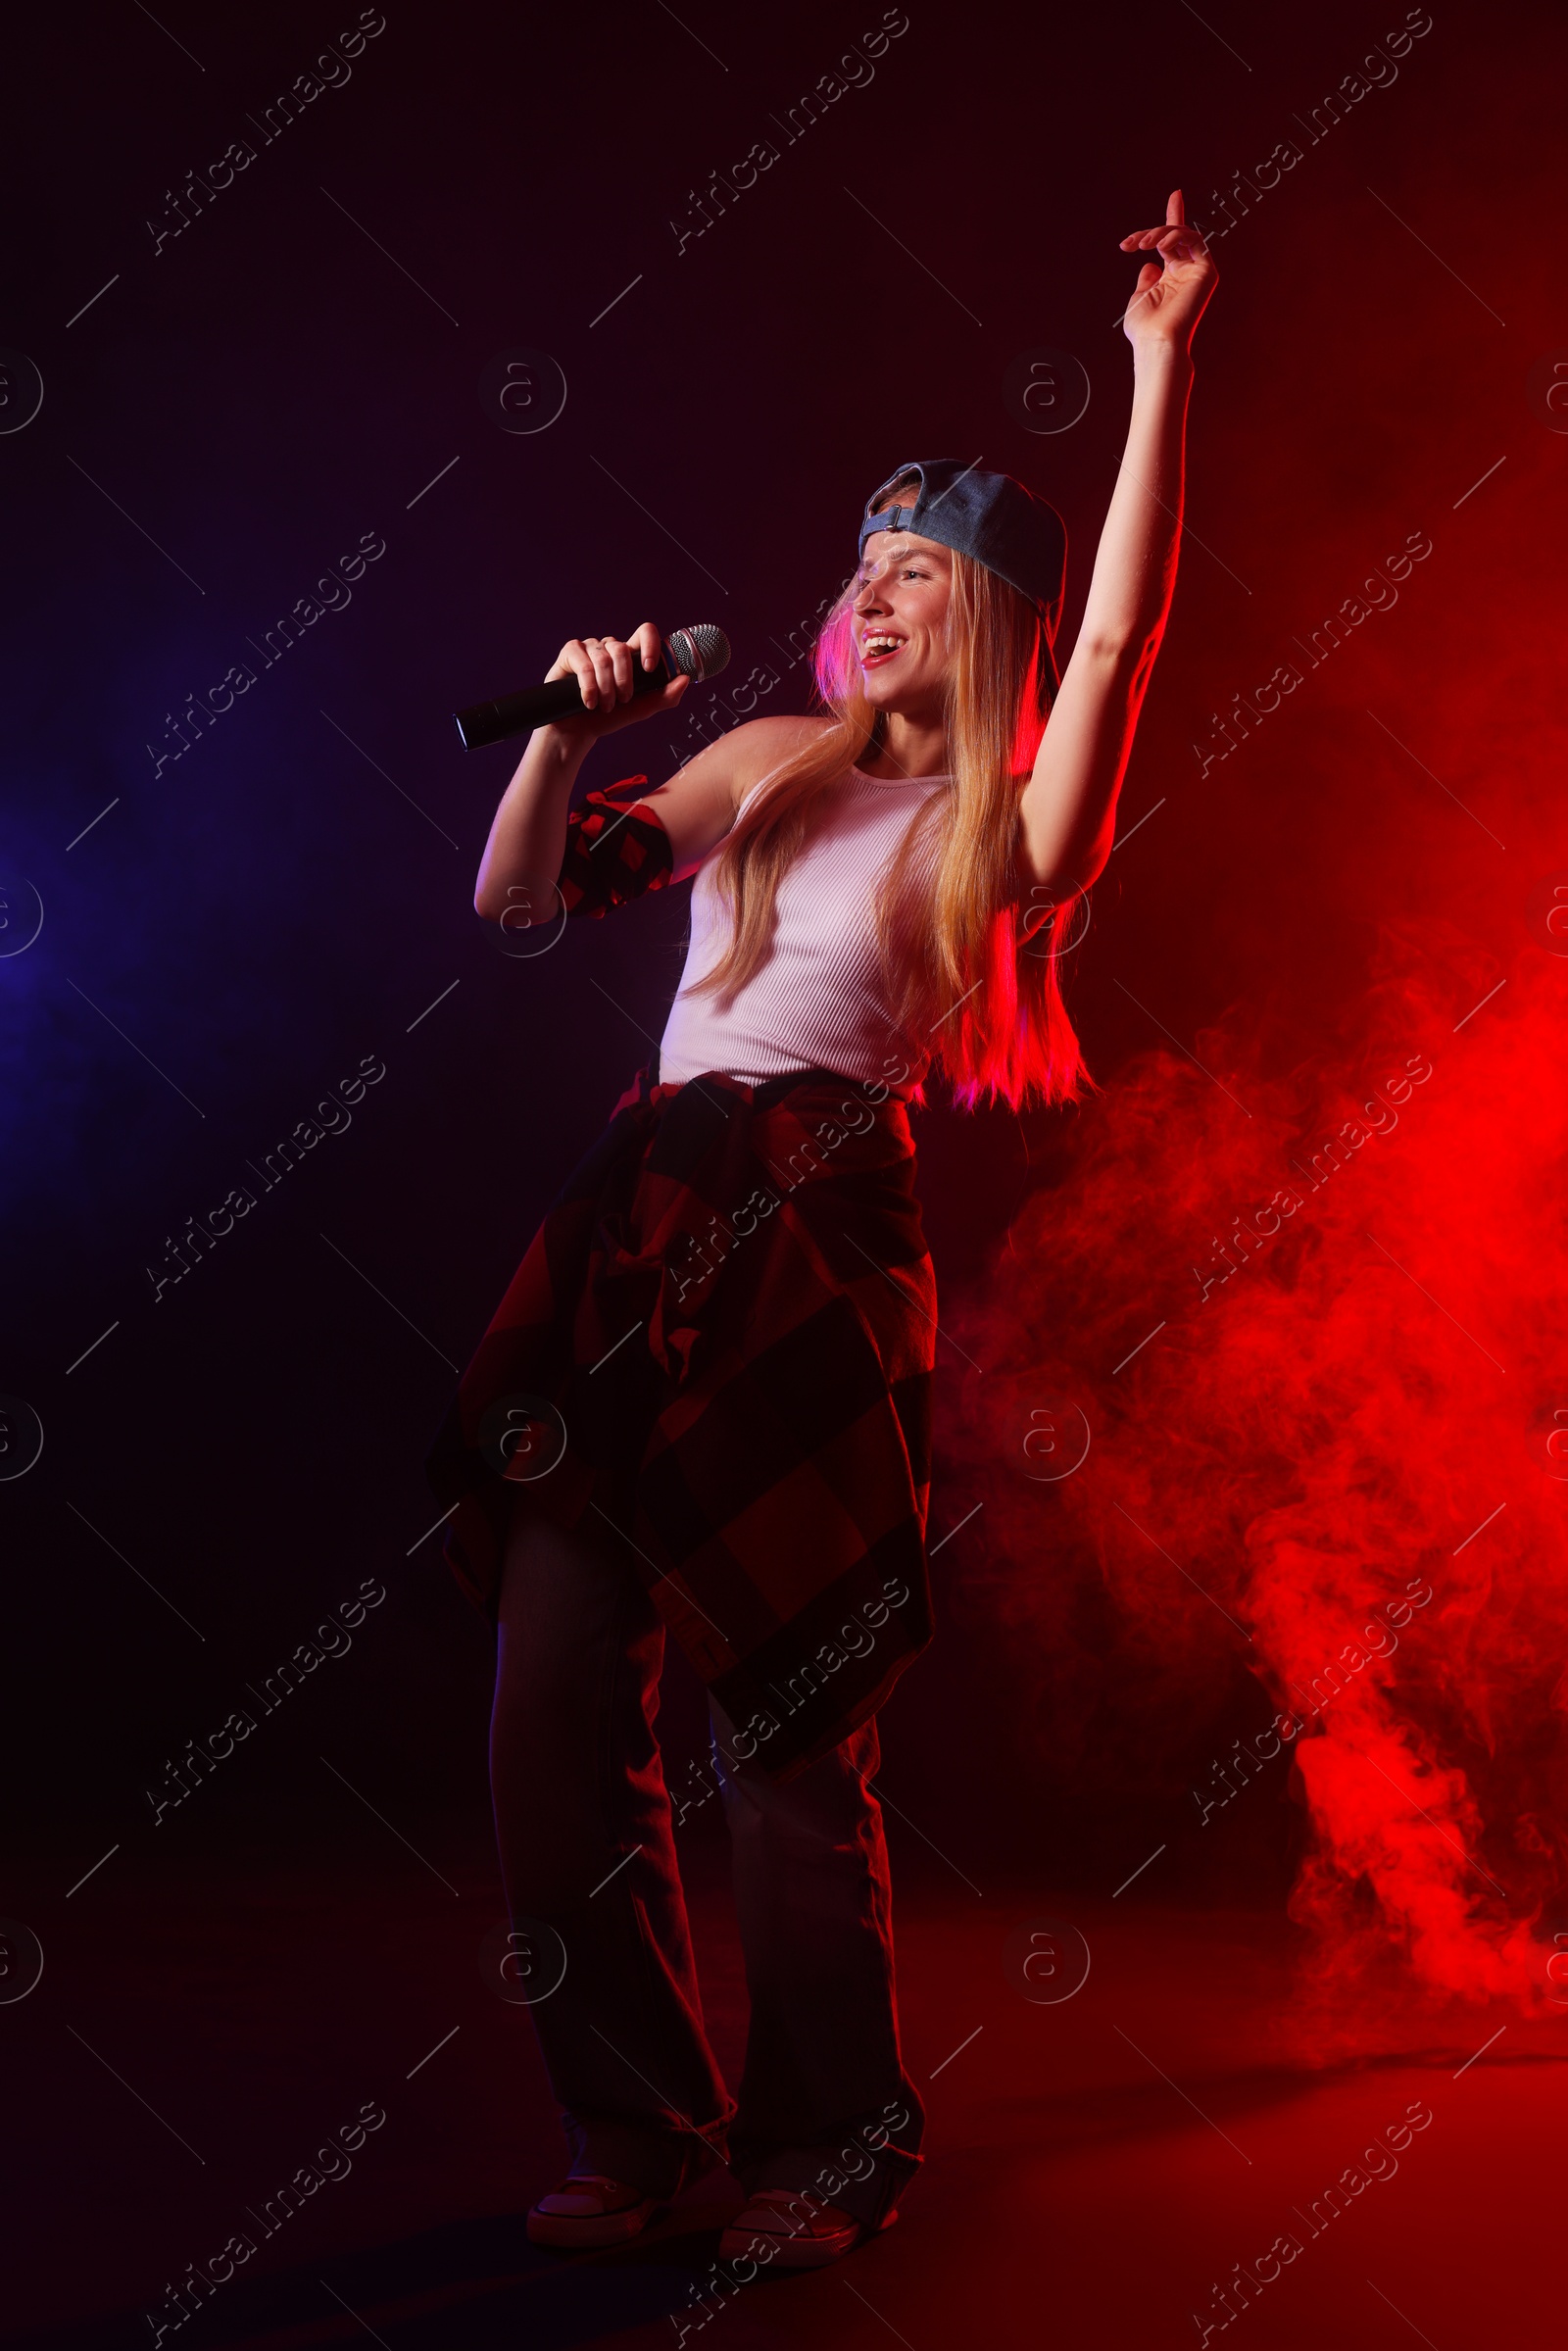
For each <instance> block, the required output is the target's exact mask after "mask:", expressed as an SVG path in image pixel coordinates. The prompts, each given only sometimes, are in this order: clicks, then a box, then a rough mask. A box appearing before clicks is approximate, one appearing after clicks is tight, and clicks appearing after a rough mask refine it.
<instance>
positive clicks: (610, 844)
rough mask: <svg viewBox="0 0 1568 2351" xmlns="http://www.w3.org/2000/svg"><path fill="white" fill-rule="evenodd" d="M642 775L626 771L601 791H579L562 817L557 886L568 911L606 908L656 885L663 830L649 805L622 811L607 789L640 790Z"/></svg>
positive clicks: (662, 875) (666, 859) (666, 861)
mask: <svg viewBox="0 0 1568 2351" xmlns="http://www.w3.org/2000/svg"><path fill="white" fill-rule="evenodd" d="M647 781H648V778H647V776H646V775H628V776H625V777H623V778H622V780H621V781H620V782H619V783H618V784H612V785H610V786H609V787H608V789H607V790H605V791H603V792H589V793H587V794H585V795H584V797H583V799H582V801H581V803H580V804H579V805H578V807H576V808H572V809H571V810H570V811H569V812H568V814H567V817H566V847H565V852H564V856H563V857H562V861H561V873H560V876H559V886H560V890H561V895H562V897H563V899H564V901H565V906H566V912H567V913H568V914H598V915H603V914H608V913H609V911H610V909H611V907H612V906H624V905H625V904H626V902H627V900H628V899H632V898H641V897H642V895H643V893H644V892H645V891H648V890H662V889H663V887H664V885H665V883H666V882H667V881H668V880H669V877H670V873H671V871H672V866H673V854H672V852H671V849H670V845H669V835H668V834H667V833H666V832H665V830H664V827H663V824H662V821H661V819H660V818H659V817H658V816H657V815H655V814H654V813H653V811H652V810H651V809H645V810H642V811H640V812H638V813H632V814H629V813H628V812H627V809H628V805H629V804H628V803H626V802H624V801H620V802H617V801H614V800H613V799H612V798H611V793H612V792H617V793H630V794H633V795H635V794H636V793H638V792H641V791H642V789H643V787H644V786H645V785H646V783H647Z"/></svg>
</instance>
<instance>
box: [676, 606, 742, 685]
mask: <svg viewBox="0 0 1568 2351" xmlns="http://www.w3.org/2000/svg"><path fill="white" fill-rule="evenodd" d="M664 650H665V653H666V654H667V655H668V657H669V661H670V665H671V666H672V667H673V668H675V669H678V670H680V671H682V672H683V673H684V674H685V675H686V676H687V677H695V678H698V679H701V678H705V677H716V676H717V675H718V672H719V671H720V670H721V669H725V668H727V667H728V666H729V655H730V644H729V639H728V637H726V636H725V634H724V632H723V630H722V629H721V628H715V627H714V626H713V624H712V622H711V620H694V621H693V622H692V624H691V626H690V628H677V629H672V630H671V631H670V633H669V635H668V636H667V637H666V638H665V640H664Z"/></svg>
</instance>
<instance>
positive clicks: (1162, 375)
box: [1018, 188, 1218, 906]
mask: <svg viewBox="0 0 1568 2351" xmlns="http://www.w3.org/2000/svg"><path fill="white" fill-rule="evenodd" d="M1121 243H1122V250H1123V251H1124V252H1145V253H1155V254H1157V255H1158V256H1159V260H1158V261H1154V260H1150V261H1146V262H1145V264H1144V266H1143V268H1142V269H1140V271H1139V273H1138V283H1137V285H1136V287H1135V288H1134V290H1133V295H1132V299H1131V301H1130V302H1129V303H1128V305H1127V316H1126V318H1125V319H1124V321H1123V325H1124V327H1125V330H1126V334H1127V338H1128V340H1129V342H1130V343H1131V344H1132V347H1133V413H1132V422H1131V424H1130V426H1129V428H1128V433H1127V449H1126V454H1125V455H1124V457H1123V459H1122V464H1121V471H1120V472H1119V474H1118V475H1117V477H1116V487H1115V490H1114V492H1113V493H1112V496H1111V501H1110V507H1109V511H1108V512H1107V514H1106V515H1105V524H1104V528H1103V531H1102V532H1101V534H1100V551H1099V553H1098V555H1097V556H1096V558H1095V569H1094V576H1093V578H1092V580H1091V581H1090V586H1089V598H1088V602H1087V604H1086V605H1085V607H1084V616H1083V623H1082V626H1081V627H1080V629H1079V631H1078V638H1077V642H1076V644H1075V645H1074V646H1073V650H1072V659H1071V660H1070V661H1068V663H1067V667H1066V670H1065V672H1064V673H1063V676H1062V681H1061V690H1060V692H1059V693H1058V694H1057V696H1056V700H1055V704H1054V708H1053V710H1052V712H1051V719H1050V723H1049V724H1048V725H1047V728H1046V731H1045V734H1044V736H1043V738H1042V740H1041V745H1040V753H1039V757H1038V758H1037V759H1036V760H1035V764H1034V772H1033V774H1032V775H1031V776H1030V778H1029V781H1028V783H1027V784H1026V785H1025V787H1024V791H1023V796H1022V799H1021V802H1020V804H1019V814H1020V818H1021V823H1020V829H1019V843H1018V849H1019V862H1020V867H1021V872H1020V885H1021V887H1020V895H1021V896H1022V897H1023V898H1024V899H1025V900H1026V901H1027V900H1028V899H1029V898H1030V896H1031V893H1033V895H1034V902H1035V904H1036V905H1037V906H1038V905H1040V903H1041V900H1042V898H1044V899H1045V900H1046V901H1047V903H1053V902H1057V903H1059V901H1061V900H1062V899H1064V898H1066V897H1068V896H1070V895H1071V894H1072V893H1073V892H1074V891H1078V890H1087V889H1088V887H1089V885H1090V884H1091V883H1092V882H1093V881H1094V880H1095V879H1096V878H1097V877H1098V875H1099V874H1100V873H1101V872H1102V871H1103V868H1104V865H1105V862H1106V859H1107V858H1108V857H1109V856H1110V847H1111V842H1112V840H1113V839H1114V837H1115V820H1116V794H1117V790H1118V788H1119V786H1120V784H1121V779H1122V773H1123V770H1124V769H1125V767H1126V765H1127V756H1128V754H1129V752H1130V751H1131V750H1132V742H1133V732H1134V729H1135V728H1136V726H1137V724H1138V713H1139V710H1140V709H1141V708H1142V706H1143V700H1144V693H1145V690H1146V688H1147V687H1148V684H1149V678H1150V673H1151V671H1152V668H1153V666H1154V656H1155V655H1156V653H1157V652H1158V651H1159V643H1160V639H1161V637H1162V636H1163V635H1164V633H1165V617H1166V614H1167V613H1168V612H1169V611H1170V600H1171V591H1172V589H1173V588H1174V586H1175V584H1176V549H1177V542H1178V540H1179V538H1180V535H1181V513H1182V451H1183V441H1184V437H1185V434H1186V429H1187V401H1188V395H1189V393H1190V392H1191V390H1192V384H1193V359H1192V339H1193V331H1194V329H1195V327H1196V326H1197V324H1198V321H1199V319H1200V318H1201V316H1202V312H1203V306H1204V304H1205V303H1206V302H1207V301H1208V298H1209V296H1210V294H1211V293H1212V292H1213V290H1214V285H1215V282H1216V279H1217V275H1218V272H1217V271H1216V269H1215V268H1214V264H1213V260H1212V258H1211V257H1210V255H1209V252H1208V248H1207V246H1206V245H1205V243H1204V241H1203V239H1202V237H1201V235H1200V233H1199V231H1198V230H1197V229H1196V228H1191V227H1189V226H1188V224H1187V219H1186V213H1185V210H1184V208H1183V204H1182V194H1181V190H1180V189H1179V188H1178V189H1177V190H1176V191H1175V192H1174V193H1173V195H1172V196H1171V198H1170V201H1169V203H1168V204H1167V206H1166V208H1165V225H1164V226H1163V227H1162V228H1146V229H1141V230H1138V231H1136V232H1135V233H1134V234H1133V235H1132V236H1127V237H1123V238H1122V240H1121Z"/></svg>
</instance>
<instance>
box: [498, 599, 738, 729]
mask: <svg viewBox="0 0 1568 2351" xmlns="http://www.w3.org/2000/svg"><path fill="white" fill-rule="evenodd" d="M729 656H730V645H729V639H728V638H727V637H726V636H725V634H724V632H723V630H722V629H721V628H714V627H713V626H712V624H711V622H708V621H701V620H699V621H694V622H693V624H692V625H691V627H690V628H677V629H673V630H671V632H670V634H669V635H668V636H667V637H666V638H665V639H664V640H663V653H662V659H661V660H660V661H657V662H656V663H655V665H654V667H653V668H652V669H645V668H644V667H643V664H642V659H641V657H640V656H639V655H638V654H635V653H634V654H633V655H632V657H631V674H632V694H633V697H634V698H635V697H636V696H638V695H640V694H657V693H658V692H659V690H660V688H661V687H662V686H667V685H668V684H669V683H670V681H671V679H672V678H675V677H679V676H685V677H695V678H707V677H713V676H716V674H717V672H718V671H719V670H720V669H722V668H723V667H724V666H725V664H726V662H727V661H728V660H729ZM584 708H585V705H584V703H583V699H582V694H581V691H580V689H579V687H578V684H577V680H576V679H575V678H574V677H557V678H552V679H551V680H550V682H549V684H548V685H543V686H525V687H524V688H523V689H522V691H521V692H520V693H518V694H503V695H500V696H498V697H497V699H496V700H495V701H494V702H476V703H473V704H472V705H470V707H469V708H468V709H467V710H454V711H453V713H452V716H453V720H454V723H455V724H456V726H457V730H458V740H459V741H460V742H461V743H462V745H463V748H464V750H465V751H478V750H481V749H482V748H483V747H484V746H485V745H486V744H489V743H505V742H506V741H507V740H508V738H509V737H511V736H513V735H526V734H529V733H531V732H532V730H533V729H534V728H535V727H536V726H548V725H550V723H551V721H552V720H553V719H556V718H569V717H576V716H580V715H581V714H582V712H583V710H584Z"/></svg>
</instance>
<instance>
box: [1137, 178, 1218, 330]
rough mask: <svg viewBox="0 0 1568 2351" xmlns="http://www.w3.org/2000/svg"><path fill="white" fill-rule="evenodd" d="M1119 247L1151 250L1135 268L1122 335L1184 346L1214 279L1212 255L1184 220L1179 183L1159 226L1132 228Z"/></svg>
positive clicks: (1185, 213)
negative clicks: (1148, 257)
mask: <svg viewBox="0 0 1568 2351" xmlns="http://www.w3.org/2000/svg"><path fill="white" fill-rule="evenodd" d="M1121 249H1122V251H1123V253H1155V254H1157V255H1158V256H1159V259H1158V260H1157V261H1153V260H1151V261H1147V262H1145V264H1144V266H1143V268H1142V269H1140V270H1139V272H1138V283H1137V285H1136V286H1135V287H1134V288H1133V294H1132V300H1131V301H1130V302H1129V303H1128V305H1127V315H1126V317H1125V318H1123V320H1122V326H1123V329H1124V331H1125V333H1126V335H1127V339H1128V341H1129V342H1130V343H1132V344H1133V345H1135V346H1136V345H1138V344H1140V343H1174V344H1177V345H1179V346H1180V348H1181V349H1182V350H1186V349H1187V347H1188V345H1189V344H1190V343H1191V341H1192V339H1193V330H1194V328H1195V327H1196V326H1197V324H1198V321H1199V319H1200V318H1201V317H1202V315H1203V306H1204V304H1205V303H1206V302H1207V300H1208V298H1209V296H1210V294H1212V292H1213V291H1214V288H1215V286H1216V285H1217V284H1218V282H1219V271H1218V270H1217V269H1215V267H1214V257H1213V255H1212V254H1211V253H1210V252H1209V249H1208V246H1207V245H1206V243H1205V242H1204V240H1203V238H1202V236H1201V234H1200V232H1199V231H1198V230H1197V229H1196V228H1191V227H1189V226H1188V221H1187V211H1186V207H1185V206H1184V204H1183V202H1182V192H1181V189H1180V188H1173V189H1172V191H1171V195H1170V200H1169V202H1168V203H1167V204H1166V206H1165V225H1164V227H1163V228H1138V229H1134V231H1133V233H1132V235H1131V236H1128V237H1123V238H1122V240H1121Z"/></svg>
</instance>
